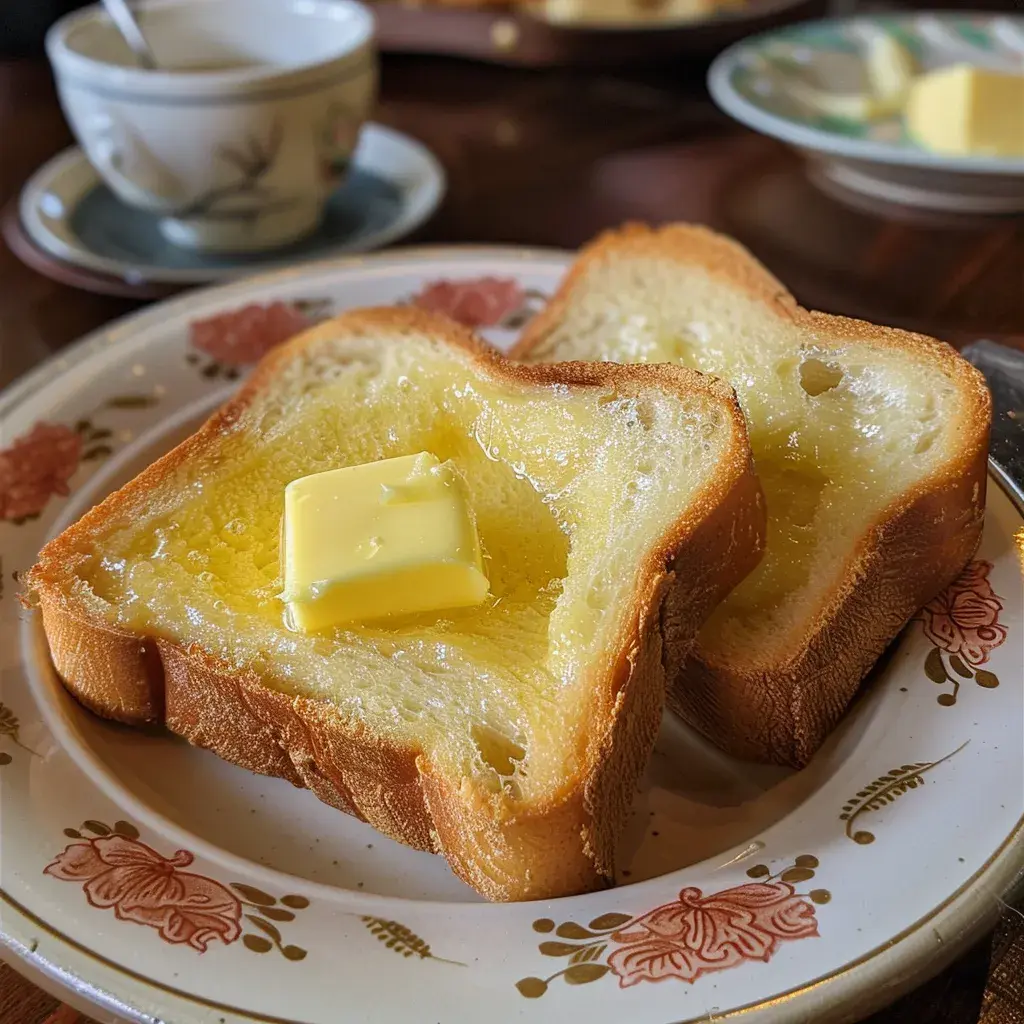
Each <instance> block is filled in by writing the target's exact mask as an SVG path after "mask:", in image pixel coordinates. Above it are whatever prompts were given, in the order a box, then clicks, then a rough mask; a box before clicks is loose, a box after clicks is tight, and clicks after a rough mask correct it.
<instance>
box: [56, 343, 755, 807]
mask: <svg viewBox="0 0 1024 1024" xmlns="http://www.w3.org/2000/svg"><path fill="white" fill-rule="evenodd" d="M737 429H739V428H738V427H737V425H736V423H735V420H734V418H733V417H732V416H731V415H729V414H728V410H727V407H726V403H725V401H724V400H723V399H722V398H721V397H714V396H712V395H709V394H706V393H701V392H700V391H699V390H694V391H691V392H687V391H686V390H685V388H677V389H673V388H671V387H668V388H665V389H662V388H659V387H656V386H641V385H639V384H636V383H635V382H632V381H630V382H629V386H628V387H626V388H624V389H622V390H619V391H616V390H615V389H613V388H611V387H608V386H596V387H575V386H574V387H567V386H566V385H564V384H557V385H543V386H542V385H540V384H537V383H532V382H526V383H523V384H515V383H510V382H509V381H508V380H507V379H506V378H503V377H498V376H496V375H491V374H490V373H489V372H487V371H486V369H482V368H481V363H480V361H479V358H477V359H474V358H473V357H471V356H470V355H469V354H468V353H467V352H465V351H463V350H462V349H459V348H456V347H454V346H451V345H443V344H440V343H438V342H435V341H433V340H432V339H431V338H429V337H425V336H423V335H422V334H420V333H417V332H415V331H412V330H408V329H406V330H401V331H400V330H398V329H397V328H396V329H394V330H392V331H391V332H390V336H388V337H386V338H383V337H381V336H380V332H379V331H378V332H369V331H365V330H350V331H349V332H348V333H347V335H346V336H345V337H342V338H335V339H332V338H323V337H321V338H320V339H319V340H317V341H314V342H311V343H305V344H303V345H301V346H300V347H297V348H296V349H295V354H294V355H289V358H288V359H287V360H286V361H284V362H283V363H282V366H281V368H279V369H278V370H277V378H276V380H275V382H274V383H273V385H272V386H270V387H265V388H262V389H259V390H258V392H257V393H256V394H255V397H254V400H253V404H251V405H250V407H249V408H248V409H247V411H246V412H245V413H244V414H243V416H242V419H241V420H240V422H238V423H236V424H234V425H233V426H232V427H231V428H230V429H228V430H225V432H224V434H223V436H222V437H220V438H218V439H217V442H216V443H215V444H213V445H209V446H207V447H206V449H205V450H203V451H202V453H201V454H197V455H192V456H190V457H188V458H186V459H184V460H181V461H179V462H178V464H177V468H176V469H174V470H173V472H170V473H169V474H168V475H167V476H166V478H165V479H163V480H162V482H161V485H160V487H159V488H158V489H157V490H156V491H155V492H153V493H151V494H149V495H148V496H147V503H146V509H147V511H146V513H145V514H144V515H142V516H137V515H134V514H132V515H126V514H122V515H121V516H120V517H116V516H114V515H112V514H111V515H110V516H108V517H107V520H106V525H105V527H104V528H103V529H102V530H101V531H99V532H95V531H94V532H92V533H91V534H90V535H89V543H88V549H87V550H84V551H82V553H81V558H80V561H79V564H78V566H77V568H76V574H77V579H76V582H75V590H76V597H77V598H78V599H79V600H81V602H82V603H83V604H84V605H85V607H86V608H88V609H90V610H91V611H93V612H95V613H97V614H99V615H102V616H103V617H104V618H105V619H106V620H108V621H109V622H110V623H112V624H116V625H119V626H123V627H126V628H128V629H130V630H131V631H133V632H137V633H139V634H142V635H156V636H160V637H165V638H169V639H171V640H174V641H177V642H179V643H181V644H183V645H186V646H188V645H199V646H200V647H202V648H203V649H205V650H206V651H208V652H210V653H211V654H212V655H214V656H215V657H217V658H218V659H221V660H222V661H223V662H224V663H226V664H227V665H229V666H237V667H239V668H241V667H243V666H249V667H251V668H255V669H256V671H258V672H259V673H260V676H261V678H262V679H263V681H265V683H266V684H267V685H268V686H270V687H273V688H275V689H277V690H279V691H283V692H285V693H287V694H291V695H301V696H309V697H318V698H325V699H328V700H330V701H332V702H333V703H334V704H335V705H336V706H337V707H338V709H339V710H340V712H341V713H342V714H343V715H344V716H346V717H348V718H349V719H351V720H352V721H353V722H360V721H362V722H366V723H369V724H371V725H372V728H373V729H374V731H375V732H377V733H380V734H382V735H383V736H385V737H386V738H388V739H390V740H393V741H394V742H395V743H396V744H399V745H401V746H412V747H413V748H414V749H418V750H421V751H423V752H424V753H425V754H427V755H428V756H429V757H430V758H431V759H432V761H433V762H434V763H436V764H438V765H439V766H441V767H443V768H445V769H447V770H451V771H454V772H459V773H462V774H464V775H469V776H472V777H473V778H474V779H475V780H477V781H478V782H479V783H480V784H481V786H482V787H484V788H485V790H487V791H489V792H492V793H495V794H503V795H504V797H506V798H507V799H508V800H509V801H513V802H515V801H517V800H522V801H527V800H534V799H536V798H538V796H540V795H543V794H551V793H553V792H554V791H556V790H557V788H558V786H559V785H560V784H561V783H562V782H563V781H564V780H565V779H566V778H571V777H573V772H574V770H575V769H578V768H579V767H580V761H581V759H582V758H583V757H584V756H585V748H586V743H587V739H588V729H587V725H588V721H589V720H590V717H591V716H594V715H596V714H597V711H596V710H595V707H594V704H595V700H596V696H595V687H594V685H593V684H594V680H595V679H596V678H599V677H602V678H603V677H606V676H607V674H608V672H609V659H610V658H611V657H612V654H613V652H615V651H616V650H618V649H619V647H621V645H622V643H623V637H624V636H626V635H627V631H628V630H629V629H630V628H634V629H635V616H636V614H637V611H636V608H637V594H636V591H637V587H638V581H639V580H640V578H641V576H640V574H641V572H642V571H643V567H644V564H645V561H649V559H650V558H651V557H652V556H655V557H656V555H657V553H658V552H659V551H662V550H663V547H664V544H665V537H666V536H667V535H668V534H669V533H670V532H671V531H672V530H673V529H674V528H677V527H678V524H679V521H680V517H681V515H683V514H684V513H685V512H686V509H687V507H688V505H689V503H690V502H691V501H692V500H693V498H694V497H695V496H696V495H697V494H698V492H700V491H701V490H702V489H703V488H704V487H706V486H707V485H708V484H709V482H710V481H711V480H712V479H713V478H714V476H715V474H716V472H718V471H719V469H720V463H721V460H722V458H723V455H724V453H726V452H728V451H729V450H730V448H733V449H734V447H735V444H736V439H735V438H734V437H733V434H734V432H735V431H736V430H737ZM420 450H427V451H431V452H433V453H434V454H436V455H437V456H438V457H439V458H441V459H442V460H443V459H452V460H454V462H455V463H456V465H457V466H458V468H459V469H460V471H461V472H462V474H463V476H464V478H465V480H466V483H467V486H468V489H469V493H470V496H471V502H472V506H473V508H474V510H475V513H476V517H477V523H478V528H479V532H480V538H481V542H482V547H483V550H484V555H485V568H486V571H487V574H488V576H489V579H490V588H491V593H490V597H489V598H488V599H487V601H486V602H485V603H484V604H483V605H481V606H479V607H476V608H471V609H465V610H462V611H458V612H450V613H444V614H441V615H439V616H438V615H425V616H418V617H416V618H410V619H406V620H403V621H383V622H376V623H364V624H360V625H357V626H346V627H344V628H335V629H333V630H329V631H324V632H322V633H320V634H313V635H304V634H301V633H297V632H293V631H290V630H289V629H288V628H286V626H285V624H284V620H283V606H282V603H281V601H280V599H279V596H278V595H279V594H280V593H281V588H282V568H281V562H280V529H281V516H282V510H283V495H284V488H285V485H286V484H287V483H288V482H289V481H290V480H293V479H295V478H297V477H300V476H303V475H306V474H309V473H314V472H319V471H321V470H326V469H331V468H336V467H343V466H347V465H353V464H358V463H363V462H367V461H370V460H375V459H382V458H389V457H392V456H398V455H403V454H409V453H413V452H418V451H420ZM662 557H663V556H662Z"/></svg>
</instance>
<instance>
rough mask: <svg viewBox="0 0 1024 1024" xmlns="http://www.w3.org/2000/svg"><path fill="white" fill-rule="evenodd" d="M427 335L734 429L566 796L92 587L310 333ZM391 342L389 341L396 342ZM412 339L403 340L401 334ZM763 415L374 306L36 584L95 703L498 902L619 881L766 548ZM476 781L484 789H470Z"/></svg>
mask: <svg viewBox="0 0 1024 1024" xmlns="http://www.w3.org/2000/svg"><path fill="white" fill-rule="evenodd" d="M401 330H404V331H406V332H411V331H415V332H419V333H421V334H426V335H430V336H432V337H434V338H436V339H440V340H441V341H443V342H444V343H446V344H449V345H452V346H457V347H459V348H461V349H463V350H464V351H466V352H468V353H470V355H471V358H472V361H473V363H474V366H475V367H476V369H477V370H478V372H479V373H481V374H485V375H488V376H490V377H491V378H492V379H494V380H496V381H498V382H502V383H505V384H507V386H509V387H511V388H514V387H516V386H517V385H536V384H552V383H558V384H564V385H567V386H569V387H571V388H586V387H594V386H600V387H608V386H615V387H616V388H618V389H620V390H621V391H624V392H626V393H628V392H629V391H630V389H631V388H636V387H643V386H646V385H653V386H657V387H660V388H661V389H663V390H671V389H676V390H678V391H679V392H680V393H683V394H686V393H693V392H694V391H699V392H702V393H704V394H706V395H708V396H709V397H711V398H713V399H714V400H715V401H716V402H717V403H719V404H720V406H721V408H722V409H723V411H724V413H725V417H726V420H727V421H728V422H730V423H731V425H732V434H731V437H732V441H731V446H730V449H729V451H728V455H727V457H726V458H725V459H724V461H723V464H722V467H721V470H720V472H719V473H717V474H716V475H715V476H714V477H713V479H712V480H711V481H710V483H709V484H708V485H707V486H706V487H705V488H704V489H703V490H702V491H701V492H700V493H699V494H698V495H697V496H696V498H695V500H694V501H693V502H692V503H691V505H690V506H689V507H688V508H687V509H686V510H685V512H684V514H683V515H682V516H681V517H680V519H679V520H678V521H677V523H676V524H674V526H673V528H672V529H671V530H670V531H668V533H667V534H666V535H665V536H664V537H663V538H662V539H661V542H660V543H659V544H658V545H656V546H655V547H654V548H652V550H651V551H650V552H649V556H648V558H647V559H646V561H645V562H644V564H643V566H642V567H641V573H640V576H639V580H640V582H639V584H638V587H637V592H636V594H635V597H634V601H633V604H632V606H631V609H630V614H629V615H628V616H627V620H628V628H626V630H625V632H624V634H623V635H622V637H621V638H620V642H619V643H618V644H617V645H616V647H615V653H614V657H612V658H611V659H609V661H608V663H607V664H603V665H600V666H595V668H594V686H593V702H592V707H591V710H590V719H589V723H588V728H586V729H585V735H586V736H587V750H586V752H585V753H586V756H585V757H584V758H583V759H582V761H581V763H582V764H583V765H584V767H583V769H581V771H580V772H579V774H578V776H577V777H574V778H570V779H566V780H564V785H563V786H562V787H560V789H559V791H558V792H557V793H554V794H551V796H550V799H546V800H545V801H544V802H540V801H538V802H537V803H536V804H534V805H530V806H526V807H523V808H522V809H521V811H520V812H518V813H517V814H516V815H515V816H514V817H505V818H502V817H501V816H499V815H497V814H495V813H494V805H493V804H492V803H491V802H489V801H488V800H487V798H486V796H485V795H483V794H478V793H473V792H469V793H467V792H466V790H467V786H466V782H467V780H464V779H462V778H453V777H448V776H445V775H444V773H443V772H441V771H440V770H438V769H437V768H436V767H435V766H434V765H432V764H431V763H430V761H429V758H428V757H426V756H425V755H424V754H423V753H422V752H421V751H419V750H416V749H413V748H411V747H400V746H398V745H397V744H395V743H394V742H393V741H392V740H390V739H388V738H386V737H384V736H382V735H380V734H377V733H375V732H374V730H373V728H372V723H366V724H354V723H352V722H350V721H348V720H346V719H345V718H343V716H342V715H341V714H340V712H339V711H338V709H337V707H336V706H335V705H334V704H332V703H331V702H330V701H326V700H314V699H308V698H302V697H291V696H288V695H286V694H283V693H280V692H278V691H276V690H274V689H272V688H270V687H269V686H267V685H266V684H265V683H264V682H263V681H262V680H261V679H260V677H259V675H258V674H257V672H256V670H255V669H254V668H251V667H250V668H247V669H245V670H243V671H241V672H239V671H232V670H230V669H229V668H227V667H226V666H225V665H223V664H221V663H219V662H218V661H217V659H215V658H214V657H212V656H211V655H210V654H209V653H208V652H206V651H204V650H201V649H199V648H198V647H197V646H195V645H193V646H191V647H187V646H183V645H181V644H178V643H175V642H173V641H171V640H168V639H166V638H160V637H153V636H144V635H139V634H135V633H132V632H130V631H125V630H120V629H118V628H115V627H114V626H112V625H111V624H110V623H109V622H108V621H107V620H106V619H105V618H102V617H100V616H97V615H96V614H93V613H91V612H90V611H89V610H88V609H87V608H86V607H85V606H84V605H83V603H82V602H81V601H80V600H79V599H77V598H76V596H75V593H74V589H73V586H72V584H73V583H74V580H75V578H76V573H75V569H76V565H77V564H78V562H79V561H80V559H81V558H82V555H81V554H80V552H81V551H82V550H83V549H84V548H85V547H86V545H87V544H88V542H89V538H90V537H91V536H93V535H96V534H99V533H100V532H101V531H102V530H103V528H104V525H105V524H106V523H107V522H108V521H109V520H110V519H111V518H113V517H118V518H121V517H123V516H125V515H132V514H133V513H141V512H142V511H143V510H144V509H145V507H146V505H147V503H148V502H149V500H150V499H151V496H152V494H153V492H154V490H155V489H157V488H159V487H160V485H161V483H162V482H164V481H165V480H166V478H167V477H168V476H169V475H170V474H171V473H172V472H173V471H174V470H175V469H176V467H178V466H179V465H181V464H182V463H185V462H187V461H188V460H190V459H193V458H196V457H197V456H198V455H199V454H200V453H201V452H203V451H205V450H207V449H209V448H210V447H211V446H215V445H216V444H217V443H218V438H219V437H221V436H222V434H223V432H224V431H225V430H226V429H228V428H234V429H242V430H244V429H245V422H244V416H245V413H246V411H247V410H248V409H249V408H250V406H252V405H253V404H255V403H257V402H258V401H259V398H260V396H261V395H262V394H263V393H264V392H265V391H266V390H267V389H272V388H273V387H274V381H275V378H276V375H277V374H278V372H279V371H280V370H281V369H282V368H283V367H285V366H286V365H287V363H288V361H289V360H290V359H292V358H293V357H294V356H296V355H297V354H298V353H300V352H302V350H303V349H305V348H306V347H308V346H310V345H317V344H320V343H321V342H325V341H330V340H331V339H338V338H343V337H344V336H345V335H346V333H348V332H355V333H359V332H362V333H364V334H365V333H366V332H376V331H381V332H386V331H392V332H395V331H401ZM382 343H385V342H382ZM395 343H398V342H395ZM763 504H764V503H763V500H762V497H761V491H760V487H759V485H758V483H757V480H756V477H755V476H754V473H753V467H752V460H751V455H750V449H749V444H748V442H747V436H746V426H745V423H744V421H743V417H742V414H741V413H740V410H739V406H738V404H737V402H736V399H735V395H734V394H733V392H732V389H731V388H729V387H728V386H727V385H725V384H723V383H722V382H720V381H716V380H715V379H713V378H709V377H707V376H704V375H702V374H698V373H695V372H693V371H690V370H685V369H682V368H669V367H659V368H653V367H643V366H631V367H620V366H614V365H611V364H563V365H559V366H552V365H545V366H525V365H521V364H516V363H513V362H511V361H509V360H507V359H505V358H503V357H502V356H500V355H499V354H497V353H495V352H494V351H492V350H491V349H489V348H488V347H487V346H486V345H484V344H483V343H482V342H480V341H479V340H478V339H476V338H475V337H474V336H473V335H472V334H471V333H470V332H469V331H466V330H465V329H463V328H461V327H458V326H457V325H455V324H453V323H451V322H449V321H447V320H444V319H443V318H439V317H434V316H432V315H430V314H427V313H424V312H422V311H418V310H414V309H377V310H361V311H356V312H352V313H347V314H344V315H342V316H340V317H338V318H336V319H335V320H332V321H328V322H327V323H324V324H321V325H319V326H317V327H315V328H313V329H311V330H310V331H307V332H305V333H303V334H302V335H300V336H299V337H297V338H295V339H293V340H292V341H291V342H289V343H288V344H287V345H284V346H282V347H281V348H279V349H277V350H275V351H274V352H272V353H270V354H269V355H268V356H267V357H266V358H265V359H264V361H263V362H262V363H261V364H260V365H259V367H257V369H256V370H255V371H254V372H253V374H252V376H251V377H250V378H249V379H248V381H247V382H246V383H245V385H244V386H243V387H242V388H241V390H240V391H239V393H238V394H237V395H236V396H235V397H234V398H233V399H232V400H231V401H230V402H229V403H228V404H227V405H225V406H224V407H223V408H222V409H221V410H220V411H218V412H217V413H215V414H214V415H213V416H212V417H211V419H210V420H209V421H208V422H207V423H206V424H204V425H203V426H202V427H201V428H200V429H199V431H198V432H197V433H196V434H194V435H193V436H192V437H190V438H188V439H187V440H185V441H184V442H183V443H182V444H181V445H179V446H178V447H177V448H175V449H174V450H173V451H171V452H169V453H168V454H167V455H165V456H164V457H163V458H161V459H160V460H158V461H157V462H156V463H154V464H153V465H152V466H150V467H149V468H148V469H146V470H145V471H143V472H142V473H141V474H140V475H139V476H138V477H136V478H135V479H134V480H133V481H131V482H130V483H128V484H127V485H126V486H125V487H123V488H122V489H121V490H119V491H117V492H116V493H114V494H112V495H110V496H109V497H108V498H107V499H106V500H105V501H104V502H102V503H101V504H100V505H98V506H96V507H95V508H93V509H92V510H91V511H90V512H88V513H86V514H85V515H84V516H83V517H82V518H81V519H80V520H79V521H78V522H77V523H75V524H74V525H73V526H71V527H69V528H68V529H67V530H66V531H65V532H64V533H62V534H61V535H60V536H59V537H57V538H56V539H55V540H53V541H51V542H50V543H49V544H47V545H46V547H45V548H44V549H43V551H42V552H41V553H40V557H39V561H38V563H37V565H36V566H35V567H34V568H33V569H32V570H31V572H30V573H29V574H28V577H27V586H28V588H29V591H30V592H31V593H32V594H33V595H34V597H35V599H36V600H37V602H38V605H39V607H40V609H41V614H42V622H43V626H44V629H45V631H46V635H47V639H48V641H49V645H50V651H51V655H52V658H53V662H54V665H55V667H56V669H57V672H58V673H59V675H60V676H61V678H62V679H63V681H64V683H65V685H66V686H67V688H68V689H69V690H70V691H71V693H73V694H74V695H75V696H76V697H77V698H78V699H79V700H80V701H81V702H82V703H83V704H84V705H85V706H86V707H88V708H90V709H91V710H93V711H95V712H97V713H98V714H101V715H104V716H106V717H109V718H113V719H116V720H118V721H122V722H127V723H131V724H142V723H163V724H165V725H166V726H167V728H168V729H170V730H171V731H173V732H175V733H177V734H179V735H181V736H184V737H185V738H186V739H188V740H189V741H190V742H192V743H194V744H196V745H198V746H202V747H205V748H208V749H210V750H213V751H215V752H216V753H217V754H219V755H220V756H221V757H224V758H225V759H227V760H229V761H232V762H234V763H235V764H238V765H241V766H243V767H245V768H248V769H250V770H251V771H255V772H259V773H262V774H266V775H273V776H279V777H281V778H284V779H287V780H288V781H290V782H292V783H293V784H294V785H296V786H304V787H307V788H309V789H311V790H312V791H313V792H314V793H315V794H316V795H317V796H318V797H319V798H320V799H321V800H323V801H324V802H325V803H328V804H330V805H332V806H334V807H337V808H339V809H340V810H344V811H347V812H348V813H350V814H354V815H355V816H357V817H359V818H361V819H363V820H364V821H367V822H369V823H370V824H371V825H372V826H373V827H374V828H376V829H378V830H379V831H381V832H383V833H384V834H385V835H388V836H391V837H392V838H394V839H397V840H399V841H401V842H403V843H406V844H408V845H410V846H413V847H415V848H417V849H421V850H431V851H433V852H435V853H440V854H442V855H443V856H444V857H445V858H446V859H447V860H448V863H449V864H450V865H451V867H452V869H453V870H454V871H455V873H456V874H458V875H459V877H461V878H462V879H464V880H465V881H466V882H468V883H469V884H470V885H472V886H473V887H474V888H476V889H477V890H478V891H479V892H481V893H483V894H484V895H485V896H487V897H488V898H490V899H494V900H517V899H540V898H547V897H555V896H563V895H567V894H570V893H576V892H582V891H587V890H590V889H594V888H597V887H600V886H601V885H604V884H607V883H608V881H609V879H610V878H611V876H612V874H613V871H614V852H615V842H616V839H617V837H618V834H619V832H620V830H621V827H622V825H623V824H624V821H625V818H626V814H627V811H628V808H629V805H630V803H631V801H632V795H633V792H634V789H635V786H636V783H637V781H638V780H639V778H640V775H641V774H642V772H643V770H644V766H645V765H646V762H647V758H648V756H649V754H650V750H651V747H652V746H653V743H654V739H655V736H656V734H657V730H658V727H659V723H660V720H661V713H662V707H663V704H664V697H665V681H664V669H663V661H665V662H668V663H672V664H677V663H679V662H680V661H681V660H682V659H683V657H685V654H686V652H687V650H688V649H689V647H690V645H691V644H692V642H693V638H694V636H695V635H696V631H697V629H698V627H699V625H700V623H701V622H702V621H703V619H704V618H705V617H706V616H707V615H708V614H709V613H710V611H711V610H712V609H713V608H714V606H715V605H716V604H717V603H718V602H719V601H720V600H721V599H722V597H723V596H724V595H725V594H726V593H727V592H728V590H730V589H731V588H732V587H733V586H735V584H736V583H738V582H739V581H740V579H742V578H743V576H745V575H746V574H747V573H748V572H749V571H750V570H751V569H752V568H753V567H754V566H755V565H756V563H757V561H758V559H759V558H760V554H761V550H762V547H763V538H764V508H763ZM469 789H472V787H469Z"/></svg>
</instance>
